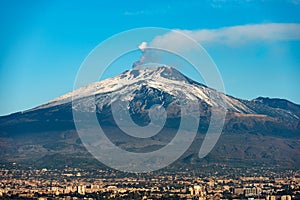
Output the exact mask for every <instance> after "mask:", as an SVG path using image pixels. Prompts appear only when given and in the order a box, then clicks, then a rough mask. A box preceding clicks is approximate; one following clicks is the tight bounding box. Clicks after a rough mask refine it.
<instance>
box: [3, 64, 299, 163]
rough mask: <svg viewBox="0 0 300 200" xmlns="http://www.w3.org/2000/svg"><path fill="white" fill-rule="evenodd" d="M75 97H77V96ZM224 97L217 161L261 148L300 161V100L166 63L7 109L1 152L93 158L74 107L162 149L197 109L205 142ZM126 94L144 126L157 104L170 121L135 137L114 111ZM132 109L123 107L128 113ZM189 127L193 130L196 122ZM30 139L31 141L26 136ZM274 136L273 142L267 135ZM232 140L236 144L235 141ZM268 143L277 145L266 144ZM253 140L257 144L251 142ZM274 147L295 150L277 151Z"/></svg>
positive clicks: (135, 144) (7, 157) (113, 133)
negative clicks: (243, 90) (201, 77)
mask: <svg viewBox="0 0 300 200" xmlns="http://www.w3.org/2000/svg"><path fill="white" fill-rule="evenodd" d="M72 97H73V99H74V101H75V102H76V103H75V104H74V103H73V104H72ZM219 98H222V99H224V100H225V101H226V109H227V115H226V120H225V126H224V128H223V134H222V135H224V136H221V141H222V138H223V139H224V138H225V139H224V140H225V142H224V144H219V146H218V145H217V147H216V148H215V151H214V152H217V154H220V155H219V156H218V155H217V154H216V153H215V154H214V153H213V152H212V155H214V157H215V158H216V159H215V160H214V159H213V160H214V162H225V161H224V160H222V159H223V158H226V157H228V158H230V159H233V160H234V159H246V160H250V161H251V159H254V158H253V155H255V156H254V157H255V159H257V160H256V162H258V163H262V164H266V162H268V161H270V163H274V162H273V161H274V160H275V161H276V162H275V164H276V163H277V164H278V163H281V164H282V163H287V164H286V165H287V166H289V167H295V166H298V163H300V155H299V154H300V153H299V152H300V144H299V141H300V140H299V139H300V120H299V118H300V112H299V110H300V105H297V104H294V103H292V102H289V101H287V100H282V99H270V98H262V97H259V98H256V99H253V100H243V99H239V98H235V97H232V96H229V95H226V94H223V93H221V92H218V91H216V90H214V89H211V88H209V87H207V86H205V85H203V84H201V83H197V82H196V81H193V80H191V79H189V78H188V77H186V76H185V75H183V74H181V73H180V72H179V71H178V70H176V69H174V68H170V67H166V66H163V67H158V68H147V69H140V70H136V69H135V70H128V71H125V72H123V73H121V74H120V75H118V76H115V77H112V78H109V79H105V80H103V81H100V82H95V83H92V84H89V85H86V86H83V87H81V88H78V89H77V90H74V91H73V92H70V93H67V94H66V95H62V96H60V97H58V98H55V99H53V100H51V101H49V102H47V103H45V104H42V105H41V106H38V107H35V108H33V109H30V110H27V111H25V112H19V113H14V114H11V115H8V116H3V117H0V146H1V145H2V147H5V148H4V149H2V151H0V155H1V157H2V158H3V160H2V161H12V160H14V159H15V161H18V162H28V160H29V159H33V160H36V161H38V160H41V159H42V158H43V157H49V155H53V154H65V155H68V156H75V157H76V156H77V157H78V156H79V157H81V155H86V156H87V157H85V158H88V157H89V156H88V154H87V153H86V152H85V151H84V147H83V146H82V144H81V143H80V139H79V137H78V135H77V133H76V129H75V125H74V122H73V115H72V109H75V110H76V109H77V110H81V111H84V112H95V113H96V115H97V117H98V121H99V123H100V124H101V126H104V129H106V130H108V132H109V134H108V135H109V137H110V138H111V139H112V140H114V142H115V144H119V145H120V147H122V148H124V149H130V150H132V151H137V152H139V151H148V150H151V149H157V148H159V147H162V146H164V145H165V144H166V143H167V142H168V141H170V139H171V138H172V137H174V134H175V132H174V130H176V128H178V126H179V124H180V116H181V114H183V115H185V116H190V123H194V121H195V116H196V114H199V116H198V115H197V116H198V117H199V128H198V132H199V134H198V136H197V137H199V138H200V139H199V141H198V142H201V138H202V137H203V134H205V133H206V131H207V128H208V125H209V122H210V117H211V109H212V107H215V108H216V109H217V110H218V109H219V110H220V111H221V110H222V109H224V108H225V107H224V105H223V104H222V102H221V103H220V100H219ZM118 101H121V102H126V101H128V102H129V104H128V105H129V107H128V109H127V111H128V112H129V113H130V116H131V118H132V120H133V121H134V122H135V123H136V124H138V125H141V126H146V125H148V124H149V123H151V119H150V118H149V114H150V108H151V107H152V106H153V105H159V106H161V107H163V108H164V109H166V112H167V121H166V124H165V127H164V129H163V130H162V132H161V133H160V134H158V135H157V136H155V137H152V138H150V139H149V140H142V141H136V140H135V139H133V138H129V137H128V136H126V135H125V134H124V133H122V131H121V130H119V129H118V127H117V125H116V123H115V121H114V117H113V115H112V111H111V105H112V103H113V102H118ZM179 102H182V103H184V104H186V105H187V106H186V107H185V109H186V110H182V109H180V105H179ZM74 105H75V107H74ZM76 106H78V107H76ZM195 106H199V108H200V110H199V113H197V112H196V111H195ZM125 111H126V110H120V116H122V114H123V113H122V112H125ZM185 128H186V129H187V130H188V128H189V127H185ZM120 135H121V136H120ZM258 137H259V138H262V140H263V141H265V142H264V146H261V145H260V144H259V143H258V140H257V139H256V138H258ZM230 138H235V139H236V140H240V141H244V143H245V144H244V146H245V147H246V146H248V147H249V148H250V150H247V149H245V148H244V146H240V144H238V143H239V141H236V143H234V142H233V141H230ZM245 138H248V139H247V140H245ZM271 138H273V139H271ZM25 139H26V140H27V141H24V140H25ZM122 139H124V141H122ZM202 139H203V138H202ZM269 139H270V141H269V144H268V143H267V142H266V141H268V140H269ZM247 141H248V142H249V144H247V143H246V142H247ZM283 144H284V145H283ZM28 145H29V146H28ZM53 145H54V147H53ZM220 145H221V147H220ZM222 145H225V146H224V149H225V150H224V151H223V152H222V150H220V148H223V147H222ZM228 145H229V146H228ZM196 146H197V145H196ZM230 146H236V148H235V149H232V148H231V147H230ZM267 146H269V147H268V148H270V150H268V149H266V147H267ZM272 146H275V147H274V148H275V149H276V150H274V149H273V150H272V148H273V147H272ZM251 147H253V148H254V147H255V149H252V150H251ZM32 148H33V149H32ZM70 148H71V149H73V152H72V151H70ZM197 148H198V147H191V149H192V150H191V152H192V153H190V154H188V155H186V156H187V157H189V156H190V155H194V154H195V151H197V150H196V149H197ZM28 149H29V150H28ZM245 151H247V153H245ZM268 151H270V152H278V151H280V152H281V151H282V152H287V153H281V154H278V155H276V153H275V154H274V155H273V154H271V155H270V153H269V152H268ZM38 152H40V153H38ZM84 152H85V153H84ZM287 154H288V155H287ZM232 155H235V156H237V157H232ZM266 155H268V156H266ZM291 155H293V158H291V157H290V156H291ZM192 157H193V159H184V158H183V159H182V160H181V162H183V163H184V162H185V161H186V160H189V162H192V163H194V162H195V163H199V162H200V161H197V158H194V156H192ZM220 159H221V160H220ZM268 159H269V160H268ZM270 159H273V161H271V160H270ZM42 160H43V159H42ZM46 160H47V159H46ZM195 160H196V161H195ZM225 160H226V159H225ZM281 160H282V161H281ZM186 164H188V163H186Z"/></svg>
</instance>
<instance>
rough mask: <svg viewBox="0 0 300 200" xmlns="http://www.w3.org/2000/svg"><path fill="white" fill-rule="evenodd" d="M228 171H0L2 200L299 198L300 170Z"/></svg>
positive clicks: (31, 169)
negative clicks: (207, 172) (258, 172)
mask: <svg viewBox="0 0 300 200" xmlns="http://www.w3.org/2000/svg"><path fill="white" fill-rule="evenodd" d="M249 170H250V171H249V172H248V173H249V174H256V173H255V172H253V171H251V169H249ZM228 171H230V173H229V172H228V174H224V175H219V174H218V172H214V173H211V175H210V176H205V175H204V174H203V173H202V174H198V173H196V172H195V171H189V170H188V169H186V171H182V172H176V173H175V172H171V171H169V172H168V171H167V170H164V171H158V172H151V173H146V174H130V173H121V172H118V171H115V170H111V169H106V170H105V169H101V170H82V169H78V168H71V167H68V166H66V167H65V168H64V169H47V168H42V169H33V168H27V169H19V167H18V165H17V164H15V163H13V165H12V166H11V167H10V169H6V168H5V166H2V167H1V169H0V177H1V178H0V199H12V198H13V199H39V200H44V199H45V200H46V199H61V200H63V199H89V200H92V199H199V200H204V199H212V200H213V199H248V200H249V199H264V200H291V199H300V173H299V171H293V170H287V171H284V172H281V173H274V172H273V173H272V172H271V171H270V170H268V169H259V171H260V172H262V173H264V174H260V175H259V174H256V175H252V176H251V175H249V174H248V175H247V174H246V173H245V174H243V175H242V174H241V172H240V171H238V170H236V169H231V170H228ZM197 174H198V175H197ZM234 174H241V175H234Z"/></svg>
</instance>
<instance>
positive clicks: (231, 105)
mask: <svg viewBox="0 0 300 200" xmlns="http://www.w3.org/2000/svg"><path fill="white" fill-rule="evenodd" d="M142 86H148V87H152V88H155V89H158V90H160V91H163V92H165V93H168V94H170V95H172V96H174V97H177V98H178V95H180V96H182V97H183V98H185V99H186V100H187V101H198V100H201V101H204V102H205V103H206V104H207V105H209V106H215V107H222V108H223V107H224V105H223V104H222V103H220V102H221V101H220V98H222V99H224V100H225V102H226V107H227V109H228V110H230V111H233V112H239V113H254V111H253V110H251V109H250V108H249V107H248V106H247V105H245V104H244V103H242V101H240V100H239V99H236V98H233V97H230V96H228V95H225V94H223V93H220V92H218V91H216V90H214V89H211V88H209V87H207V86H205V85H203V84H200V83H197V82H195V81H193V80H191V79H189V78H187V77H186V76H184V75H183V74H181V73H180V72H179V71H177V70H176V69H174V68H171V67H167V66H162V67H157V68H146V69H133V70H127V71H125V72H123V73H122V74H120V75H118V76H115V77H112V78H108V79H105V80H102V81H99V82H94V83H91V84H89V85H86V86H83V87H81V88H79V89H76V90H74V91H72V92H69V93H67V94H65V95H63V96H60V97H58V98H55V99H53V100H51V101H49V102H48V103H46V104H43V105H41V106H39V107H37V108H35V109H34V110H36V109H41V108H48V107H52V106H57V105H61V104H64V103H68V102H71V101H72V97H73V100H80V99H82V100H83V99H86V98H88V97H89V98H90V97H91V96H94V95H105V94H110V95H111V97H112V101H114V98H113V97H114V96H118V97H119V96H121V97H122V99H121V100H124V101H125V100H129V101H130V100H132V99H133V97H134V94H133V91H136V90H139V89H140V88H141V87H142Z"/></svg>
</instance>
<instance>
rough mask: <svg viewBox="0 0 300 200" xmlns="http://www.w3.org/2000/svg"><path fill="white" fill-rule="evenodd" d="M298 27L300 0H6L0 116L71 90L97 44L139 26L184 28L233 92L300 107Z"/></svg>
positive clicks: (0, 26) (0, 23)
mask: <svg viewBox="0 0 300 200" xmlns="http://www.w3.org/2000/svg"><path fill="white" fill-rule="evenodd" d="M299 24H300V1H297V0H287V1H279V0H278V1H251V0H250V1H239V0H211V1H198V0H194V1H193V0H192V1H184V0H174V1H137V0H130V1H121V0H120V1H55V0H53V1H48V0H44V1H43V0H41V1H38V0H36V1H34V0H32V1H20V0H3V1H1V3H0V30H1V31H0V44H1V48H0V95H1V104H0V115H5V114H9V113H12V112H16V111H21V110H26V109H29V108H32V107H35V106H37V105H40V104H42V103H45V102H46V101H49V100H51V99H53V98H55V97H58V96H60V95H62V94H64V93H66V92H69V91H71V90H72V88H73V84H74V80H75V77H76V73H77V71H78V69H79V67H80V65H81V63H82V62H83V60H84V58H85V57H86V56H87V55H88V54H89V52H90V51H91V50H92V49H93V48H94V47H95V46H97V45H98V44H99V43H100V42H102V41H104V40H105V39H107V38H109V37H110V36H112V35H114V34H117V33H119V32H122V31H125V30H128V29H132V28H140V27H164V28H168V29H176V30H182V31H184V32H185V33H187V34H190V35H191V36H193V37H195V38H196V40H198V41H199V42H200V43H201V44H202V45H203V46H204V47H205V49H206V50H207V52H208V53H209V54H210V56H211V57H212V59H213V60H214V61H215V63H216V64H217V66H218V68H219V71H220V73H221V75H222V77H223V80H224V84H225V88H226V92H227V93H228V94H230V95H233V96H236V97H240V98H244V99H253V98H256V97H258V96H269V97H279V98H286V99H288V100H291V101H294V102H296V103H298V104H299V103H300V92H299V85H300V55H299V52H300V38H299V36H298V35H300V32H299ZM204 30H205V31H204ZM153 39H154V38H153ZM141 42H142V41H141ZM114 48H117V47H114ZM137 59H138V58H137ZM126 65H127V64H126ZM130 67H131V65H130V66H122V67H120V68H118V69H116V70H115V71H114V72H113V73H115V74H118V73H120V72H121V71H122V70H124V69H126V68H128V69H129V68H130ZM187 73H188V72H187Z"/></svg>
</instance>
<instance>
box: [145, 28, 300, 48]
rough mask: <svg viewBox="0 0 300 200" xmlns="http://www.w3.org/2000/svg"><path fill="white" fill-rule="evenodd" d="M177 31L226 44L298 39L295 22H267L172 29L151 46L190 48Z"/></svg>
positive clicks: (299, 34) (201, 39)
mask: <svg viewBox="0 0 300 200" xmlns="http://www.w3.org/2000/svg"><path fill="white" fill-rule="evenodd" d="M178 32H181V33H183V34H186V35H188V36H190V37H191V38H193V39H194V40H196V41H197V42H199V43H200V44H224V45H228V46H240V45H245V44H247V43H251V42H255V41H259V42H269V41H273V42H275V41H292V40H294V41H295V40H300V24H297V23H268V24H247V25H240V26H230V27H223V28H218V29H201V30H174V31H171V32H169V33H166V34H164V35H160V36H157V37H155V38H154V39H153V40H152V42H151V43H150V44H151V46H154V47H159V46H163V47H164V48H169V47H170V49H174V48H176V49H183V50H184V49H186V48H190V47H188V46H187V45H185V44H184V43H181V42H180V39H179V38H178V37H181V36H180V34H178Z"/></svg>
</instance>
